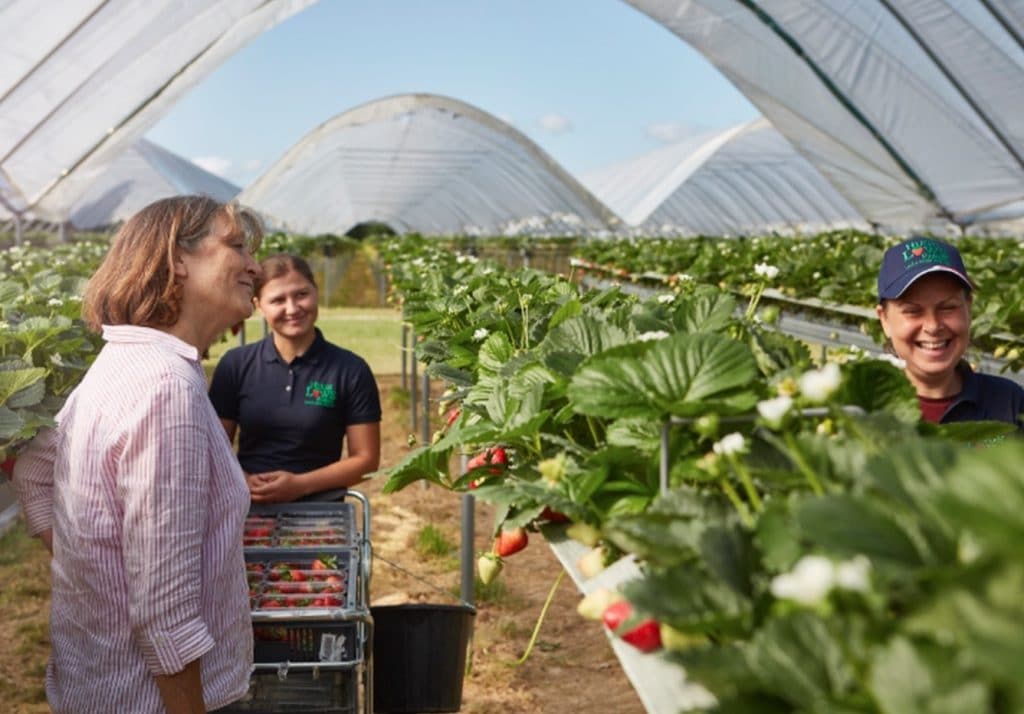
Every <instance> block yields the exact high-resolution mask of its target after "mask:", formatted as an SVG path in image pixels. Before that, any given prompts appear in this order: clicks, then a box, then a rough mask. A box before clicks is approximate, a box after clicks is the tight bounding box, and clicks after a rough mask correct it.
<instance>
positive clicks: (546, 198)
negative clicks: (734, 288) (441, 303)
mask: <svg viewBox="0 0 1024 714" xmlns="http://www.w3.org/2000/svg"><path fill="white" fill-rule="evenodd" d="M239 200H240V201H241V202H242V203H245V204H246V205H249V206H252V207H253V208H255V209H257V210H259V211H261V212H262V213H263V214H264V215H265V216H266V217H267V218H268V220H269V221H270V222H271V223H273V224H275V225H277V226H279V227H282V228H285V229H287V230H292V231H298V232H302V233H313V234H315V233H329V232H330V233H344V232H346V231H348V230H349V229H351V228H352V227H353V226H356V225H358V224H360V223H365V222H369V221H375V222H380V223H386V224H387V225H389V226H391V227H392V228H394V229H396V230H400V231H418V232H421V233H425V234H428V235H442V234H455V233H460V234H470V235H473V234H502V233H507V234H552V233H565V232H569V233H580V232H582V233H595V232H607V231H608V230H609V229H610V228H611V227H612V226H615V225H616V224H618V223H619V219H618V218H617V217H616V216H615V215H614V214H612V213H611V211H609V210H608V209H607V207H605V206H604V205H603V204H602V203H601V202H600V201H598V200H597V199H596V198H594V197H593V196H592V195H591V194H590V193H589V192H588V191H587V190H586V189H585V188H583V186H582V185H580V183H579V182H578V181H577V180H576V179H575V178H573V177H572V176H571V175H569V173H568V172H566V171H565V169H563V168H562V167H561V166H559V165H558V164H557V163H556V162H555V161H554V160H553V159H552V158H551V157H550V156H548V155H547V154H546V153H545V152H544V151H543V150H542V149H541V148H540V147H538V146H537V145H536V144H535V143H533V142H532V141H530V140H529V139H528V138H527V137H526V136H525V135H523V134H522V133H520V132H519V131H517V130H516V129H514V128H513V127H511V126H509V125H508V124H507V123H505V122H502V121H501V120H499V119H497V118H495V117H494V116H492V115H490V114H487V113H486V112H483V111H481V110H479V109H477V108H476V107H473V106H470V105H469V104H465V103H464V102H461V101H458V100H456V99H452V98H449V97H442V96H437V95H432V94H404V95H398V96H394V97H388V98H384V99H380V100H377V101H374V102H369V103H367V104H363V105H361V106H359V107H356V108H354V109H352V110H350V111H347V112H344V113H342V114H339V115H338V116H336V117H334V118H333V119H331V120H329V121H327V122H325V123H324V124H322V125H321V126H319V127H317V128H316V129H314V130H313V131H311V132H310V133H309V134H307V135H306V136H305V137H303V138H302V139H301V140H300V141H299V142H298V143H296V144H295V145H294V146H293V147H292V148H291V149H289V150H288V151H287V152H286V153H285V154H284V156H282V157H281V158H280V159H279V160H278V161H277V162H276V163H275V164H274V166H272V167H271V168H270V169H269V170H268V171H267V172H266V173H265V174H264V175H263V176H261V177H260V178H259V179H257V180H256V181H255V182H253V184H252V185H250V186H249V187H247V188H246V189H245V190H244V191H243V192H242V194H241V195H240V196H239Z"/></svg>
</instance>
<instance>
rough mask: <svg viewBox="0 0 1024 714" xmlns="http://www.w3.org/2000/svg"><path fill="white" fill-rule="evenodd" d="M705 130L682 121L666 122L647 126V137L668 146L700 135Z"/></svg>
mask: <svg viewBox="0 0 1024 714" xmlns="http://www.w3.org/2000/svg"><path fill="white" fill-rule="evenodd" d="M702 131H703V130H702V129H701V128H700V127H697V126H694V125H692V124H686V123H684V122H680V121H666V122H659V123H656V124H649V125H648V126H647V136H649V137H651V138H652V139H657V140H658V141H663V142H665V143H666V144H672V143H674V142H677V141H682V140H683V139H686V138H688V137H691V136H696V135H697V134H700V133H701V132H702Z"/></svg>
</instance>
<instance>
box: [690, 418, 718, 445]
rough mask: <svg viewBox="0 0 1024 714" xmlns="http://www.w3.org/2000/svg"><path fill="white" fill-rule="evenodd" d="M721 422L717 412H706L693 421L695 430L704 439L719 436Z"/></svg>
mask: <svg viewBox="0 0 1024 714" xmlns="http://www.w3.org/2000/svg"><path fill="white" fill-rule="evenodd" d="M720 424H721V419H719V417H718V415H717V414H705V415H704V416H702V417H698V418H697V421H695V422H693V430H694V431H696V432H697V434H698V435H700V437H701V438H703V439H715V438H717V437H718V428H719V425H720Z"/></svg>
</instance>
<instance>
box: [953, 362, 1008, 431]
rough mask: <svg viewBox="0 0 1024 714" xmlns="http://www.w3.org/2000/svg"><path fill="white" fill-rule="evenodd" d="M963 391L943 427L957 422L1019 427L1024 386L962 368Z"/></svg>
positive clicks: (954, 402)
mask: <svg viewBox="0 0 1024 714" xmlns="http://www.w3.org/2000/svg"><path fill="white" fill-rule="evenodd" d="M960 373H961V375H962V376H963V388H962V389H961V390H960V394H958V395H957V396H956V398H955V399H954V400H953V403H952V404H950V405H949V407H948V408H947V409H946V412H945V414H943V415H942V419H941V420H940V421H941V422H942V423H943V424H946V423H949V422H954V421H1002V422H1007V423H1009V424H1016V425H1017V429H1018V430H1019V431H1024V425H1022V424H1021V422H1020V416H1021V412H1022V411H1024V387H1021V386H1020V385H1019V384H1017V383H1016V382H1014V381H1013V380H1012V379H1007V378H1006V377H997V376H996V375H993V374H981V373H979V372H975V371H974V370H972V369H971V368H970V367H963V368H961V371H960Z"/></svg>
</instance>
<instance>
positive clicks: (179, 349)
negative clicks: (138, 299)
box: [103, 325, 199, 362]
mask: <svg viewBox="0 0 1024 714" xmlns="http://www.w3.org/2000/svg"><path fill="white" fill-rule="evenodd" d="M103 339H104V340H105V341H107V342H110V343H113V344H125V345H129V344H135V345H161V346H163V347H167V348H168V349H170V350H171V351H172V352H174V353H175V354H178V355H180V356H182V357H184V358H185V359H188V360H192V361H193V362H198V361H199V350H198V349H196V347H195V345H190V344H189V343H187V342H185V341H184V340H182V339H179V338H177V337H175V336H174V335H172V334H171V333H169V332H164V331H163V330H157V329H155V328H152V327H142V326H141V325H103Z"/></svg>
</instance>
